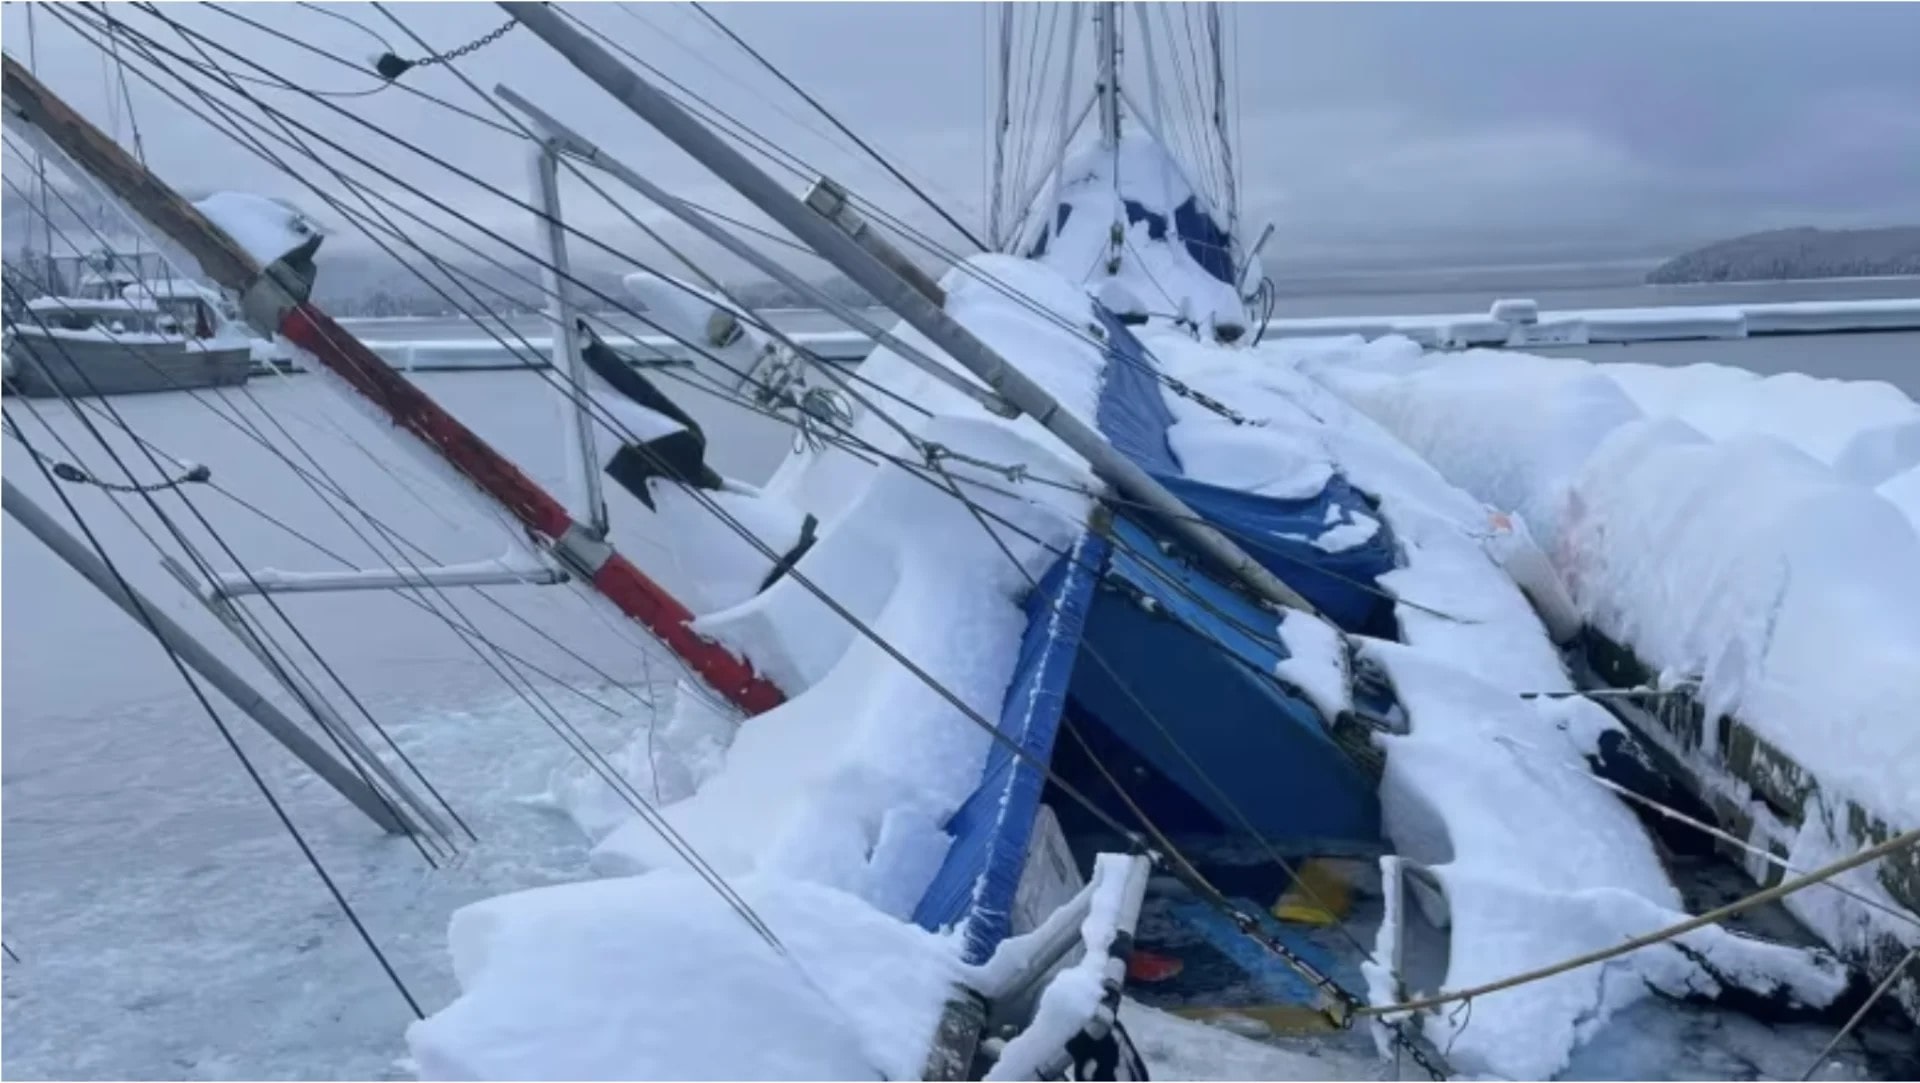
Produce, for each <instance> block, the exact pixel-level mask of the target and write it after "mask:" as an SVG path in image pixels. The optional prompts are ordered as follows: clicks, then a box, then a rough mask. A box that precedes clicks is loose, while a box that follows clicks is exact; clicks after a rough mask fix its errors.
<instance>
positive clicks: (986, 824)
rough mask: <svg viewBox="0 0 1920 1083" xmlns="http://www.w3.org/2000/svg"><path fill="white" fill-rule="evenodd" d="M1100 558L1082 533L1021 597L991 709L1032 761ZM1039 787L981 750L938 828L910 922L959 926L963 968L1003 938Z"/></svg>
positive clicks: (1052, 716) (1035, 775)
mask: <svg viewBox="0 0 1920 1083" xmlns="http://www.w3.org/2000/svg"><path fill="white" fill-rule="evenodd" d="M1106 560H1107V542H1106V541H1105V539H1103V538H1101V537H1100V536H1098V535H1096V534H1091V533H1088V534H1082V535H1081V536H1080V540H1079V541H1078V542H1076V543H1075V544H1074V546H1073V548H1072V549H1070V550H1068V552H1067V554H1066V555H1065V556H1063V557H1061V558H1060V559H1059V560H1057V561H1055V562H1054V565H1053V567H1052V569H1050V570H1049V571H1048V572H1047V574H1046V575H1045V576H1043V577H1042V578H1041V580H1040V585H1039V587H1038V588H1037V589H1036V590H1034V591H1033V592H1032V593H1031V594H1030V595H1029V596H1028V598H1027V603H1026V610H1027V630H1026V633H1025V634H1024V635H1023V636H1022V637H1021V640H1020V659H1019V662H1018V663H1017V664H1016V665H1015V667H1014V675H1013V684H1012V685H1011V686H1009V687H1008V689H1007V696H1006V699H1005V701H1004V702H1003V704H1002V707H1001V710H1000V718H999V730H1000V732H1001V733H1002V734H1005V735H1006V736H1007V737H1009V738H1011V739H1012V740H1013V741H1014V742H1016V743H1017V744H1018V745H1019V746H1020V748H1021V749H1022V750H1023V751H1025V752H1027V753H1029V754H1031V755H1032V756H1033V757H1034V759H1035V760H1037V761H1038V762H1040V763H1048V762H1050V761H1051V760H1052V758H1053V739H1054V736H1055V734H1056V733H1057V732H1058V731H1059V726H1060V712H1061V710H1062V708H1063V707H1064V706H1065V705H1066V698H1067V684H1068V681H1069V680H1070V679H1071V678H1072V676H1073V665H1074V659H1075V658H1076V657H1077V656H1078V654H1079V652H1080V639H1081V636H1082V634H1083V632H1084V630H1085V624H1086V619H1087V611H1088V607H1089V605H1090V603H1091V601H1092V596H1093V586H1094V583H1095V581H1096V580H1097V579H1098V578H1099V573H1100V569H1101V568H1102V567H1103V566H1104V565H1105V564H1106ZM1045 783H1046V779H1045V776H1044V775H1042V773H1041V772H1040V771H1039V770H1038V769H1036V768H1035V767H1034V766H1033V764H1032V763H1030V762H1026V761H1023V760H1022V759H1019V758H1016V757H1015V756H1014V754H1013V752H1012V751H1011V750H1010V749H1008V748H1007V747H1006V745H1005V744H1003V743H1001V742H999V741H996V742H994V745H993V748H992V750H991V751H989V752H988V753H987V764H986V768H985V769H984V770H983V771H982V773H981V777H980V786H979V788H978V789H976V790H974V792H973V795H972V796H971V797H969V798H968V799H967V801H966V803H965V804H963V805H961V806H960V810H959V811H958V812H956V813H954V814H953V818H952V819H951V820H949V821H947V831H948V833H949V834H951V835H952V836H953V846H952V848H950V849H949V850H948V851H947V857H946V860H945V862H943V863H942V864H941V866H940V871H939V872H938V873H937V874H936V875H935V876H934V879H933V883H932V884H930V885H928V887H927V890H926V893H925V894H924V895H922V896H921V899H920V905H919V906H918V908H916V909H915V910H914V914H913V920H914V921H915V922H916V923H918V924H919V925H920V926H921V927H923V928H927V929H936V930H937V929H946V928H949V927H953V926H955V925H956V924H958V925H960V928H961V934H962V935H963V936H964V937H965V938H966V950H965V955H964V957H965V959H966V961H967V962H969V963H979V962H984V961H985V960H986V959H987V957H988V956H990V955H992V954H993V949H994V948H995V947H996V946H997V945H998V944H999V943H1000V941H1001V940H1003V939H1005V937H1006V935H1007V922H1008V920H1009V915H1010V914H1011V913H1012V911H1013V893H1014V889H1015V888H1017V887H1018V886H1019V884H1020V871H1021V868H1022V867H1023V865H1024V863H1025V861H1026V857H1027V845H1028V843H1029V841H1030V840H1031V837H1032V834H1033V820H1034V816H1035V815H1036V814H1038V812H1039V808H1040V791H1041V789H1042V788H1043V787H1044V785H1045Z"/></svg>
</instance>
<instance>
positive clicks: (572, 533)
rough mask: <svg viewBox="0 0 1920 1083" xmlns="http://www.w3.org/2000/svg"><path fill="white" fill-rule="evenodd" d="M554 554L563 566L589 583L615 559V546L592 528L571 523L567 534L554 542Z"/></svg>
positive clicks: (568, 525)
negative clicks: (609, 543)
mask: <svg viewBox="0 0 1920 1083" xmlns="http://www.w3.org/2000/svg"><path fill="white" fill-rule="evenodd" d="M552 552H553V555H554V557H555V558H556V559H558V560H559V561H560V563H561V564H563V565H565V566H566V567H567V568H568V569H569V570H571V571H573V572H574V573H575V574H577V575H579V576H581V577H582V578H584V579H586V580H587V581H588V582H592V581H593V577H594V576H596V575H599V574H600V569H601V568H604V567H606V566H607V561H609V560H612V559H613V546H611V545H608V544H607V540H606V539H605V538H604V537H602V536H601V535H600V534H599V533H598V532H597V531H595V530H593V529H592V528H591V527H588V526H586V525H585V524H583V523H580V522H575V521H569V522H568V523H567V530H566V533H564V534H562V535H560V536H559V537H558V538H555V539H554V540H553V545H552Z"/></svg>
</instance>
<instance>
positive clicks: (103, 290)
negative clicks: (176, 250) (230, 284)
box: [5, 249, 254, 398]
mask: <svg viewBox="0 0 1920 1083" xmlns="http://www.w3.org/2000/svg"><path fill="white" fill-rule="evenodd" d="M68 259H70V260H72V261H73V262H74V264H75V266H74V267H73V269H72V270H70V271H68V272H67V273H65V274H63V273H61V269H60V267H59V264H61V263H62V262H65V261H63V260H61V259H59V258H54V259H49V260H46V261H45V262H46V263H47V264H49V265H50V266H52V267H53V271H52V273H51V274H50V275H49V282H50V284H52V285H54V286H56V287H58V285H59V284H61V283H63V282H65V281H66V280H67V279H68V278H69V277H71V278H72V280H73V282H74V287H73V291H72V293H71V294H59V293H55V294H49V295H46V296H40V297H35V298H33V299H32V300H29V301H27V302H26V303H25V304H23V305H19V306H18V307H17V308H16V309H15V311H13V312H11V313H10V314H9V316H10V318H9V320H8V324H7V329H6V346H5V349H6V381H7V390H9V391H11V392H14V393H17V394H21V395H27V396H30V397H33V398H65V397H85V396H92V395H127V394H138V393H143V392H157V391H187V390H195V389H199V388H207V387H231V386H235V385H238V384H243V383H245V382H246V381H247V377H248V376H249V375H250V374H251V373H252V371H253V368H254V345H253V343H252V341H251V340H250V339H249V337H248V336H246V335H244V334H240V333H236V332H237V328H238V324H237V321H236V320H235V317H234V314H233V312H232V309H231V306H230V305H229V304H227V302H226V299H225V298H224V296H223V295H222V294H221V293H220V292H219V291H218V290H214V289H211V288H209V287H207V286H204V285H201V284H200V283H198V282H194V281H193V280H191V279H185V278H178V277H173V276H171V275H169V274H167V273H166V272H167V268H166V267H165V266H164V264H163V263H161V261H160V260H158V258H157V257H154V256H152V254H151V253H145V254H135V255H132V256H128V255H124V254H121V253H117V252H112V251H108V250H104V249H103V250H102V251H100V252H96V253H90V254H88V255H85V256H78V257H68ZM148 264H156V265H158V268H159V273H160V275H161V276H160V277H151V278H150V277H142V273H141V272H145V273H148V274H151V273H154V268H152V267H149V266H148Z"/></svg>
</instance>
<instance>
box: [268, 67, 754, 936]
mask: <svg viewBox="0 0 1920 1083" xmlns="http://www.w3.org/2000/svg"><path fill="white" fill-rule="evenodd" d="M237 89H238V88H236V90H237ZM239 92H240V93H242V94H243V95H244V94H245V92H244V91H239ZM256 104H257V103H256ZM316 161H318V159H316ZM323 164H324V163H323ZM343 180H344V178H343ZM322 194H323V196H324V193H322ZM339 209H342V210H343V211H344V208H339ZM430 587H431V588H432V589H434V590H435V592H436V593H437V594H438V593H440V592H439V588H438V587H437V586H433V585H431V584H430ZM442 597H443V599H444V595H442ZM447 604H448V605H449V607H450V608H452V609H453V610H454V612H455V613H456V614H457V615H459V616H460V617H461V619H462V620H464V621H466V622H467V623H469V624H471V623H472V622H471V620H470V618H467V617H466V616H465V614H464V613H462V612H461V611H460V609H459V607H458V606H457V605H456V604H454V603H452V602H451V601H450V600H449V601H448V602H447ZM450 623H451V622H450ZM470 645H472V644H470ZM475 649H476V650H477V649H478V648H477V647H476V648H475ZM482 661H483V662H486V663H487V664H488V665H489V666H491V667H492V668H494V669H495V672H496V674H497V675H499V676H500V677H501V679H502V680H503V681H504V682H505V683H506V684H507V686H508V688H509V689H511V690H512V691H513V692H514V693H515V694H516V695H517V696H518V697H519V698H520V699H521V700H522V701H523V702H524V703H525V705H526V706H527V707H528V709H529V710H531V711H532V712H533V713H534V714H535V716H536V717H538V718H540V719H541V720H542V722H543V723H545V724H546V725H547V726H548V727H549V728H550V729H552V730H553V731H554V732H555V734H556V735H557V736H559V737H560V738H561V741H562V743H563V744H565V745H566V746H567V747H568V749H569V750H570V751H572V752H574V754H575V755H576V756H577V757H579V758H581V759H582V760H583V761H585V762H587V763H588V765H589V767H590V768H591V769H593V770H594V771H595V772H596V773H597V774H599V775H600V776H601V777H602V779H603V780H605V781H606V782H607V783H608V785H609V786H610V787H612V788H613V789H614V790H615V792H616V794H617V795H619V796H621V797H622V798H623V799H624V800H626V801H627V803H628V804H630V805H632V804H633V803H634V801H635V800H636V799H637V798H638V793H637V791H634V790H632V787H631V784H628V783H626V782H625V780H624V778H621V777H620V776H619V774H618V772H617V771H615V770H614V769H613V768H612V767H611V765H610V764H608V763H606V761H605V757H604V756H603V755H602V754H601V753H600V752H599V751H598V750H597V749H595V748H594V747H593V746H592V744H591V743H590V742H588V741H587V740H586V739H585V738H584V737H583V736H581V735H580V734H579V733H578V731H577V730H576V729H574V727H573V726H572V725H571V723H568V722H566V721H565V718H564V716H563V715H562V714H561V713H560V712H559V711H558V710H557V708H554V707H553V705H552V703H551V701H550V700H548V699H547V698H546V696H545V695H544V694H543V693H541V692H540V691H539V689H538V688H537V687H536V686H534V685H533V684H532V683H531V682H530V681H527V679H526V677H525V675H524V674H520V673H518V671H517V668H516V667H515V666H514V665H513V664H512V662H511V661H508V662H507V668H509V669H515V676H516V677H517V678H518V681H516V680H515V679H513V678H510V677H508V676H507V674H506V673H505V672H503V671H502V670H501V669H500V668H499V667H498V666H496V665H494V663H493V662H492V661H491V660H489V659H487V658H486V657H485V656H484V654H483V655H482ZM522 685H524V686H525V687H524V688H523V687H522ZM623 786H625V791H623V790H622V787H623ZM629 792H630V793H631V796H629ZM634 811H635V812H636V814H639V815H641V816H642V817H643V818H646V817H647V816H648V815H649V810H645V809H642V808H640V807H635V809H634ZM669 841H670V843H672V842H673V840H671V839H670V840H669ZM675 848H676V849H679V848H680V846H679V845H678V844H675ZM682 856H683V857H685V858H686V859H687V861H688V863H689V865H691V866H694V867H696V868H699V867H701V866H702V865H704V862H703V860H701V859H700V858H699V857H698V855H697V854H692V853H686V854H683V855H682ZM730 893H731V892H730V889H728V891H723V892H722V894H723V896H725V895H728V894H730ZM733 901H737V902H738V903H739V904H742V905H743V904H744V900H739V899H738V896H737V895H736V896H734V900H733ZM743 916H745V915H743ZM753 920H757V919H753ZM750 923H751V920H750Z"/></svg>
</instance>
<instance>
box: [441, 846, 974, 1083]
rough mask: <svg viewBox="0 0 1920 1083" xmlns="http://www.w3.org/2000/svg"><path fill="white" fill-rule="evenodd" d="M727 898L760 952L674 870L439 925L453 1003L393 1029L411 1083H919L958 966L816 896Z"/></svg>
mask: <svg viewBox="0 0 1920 1083" xmlns="http://www.w3.org/2000/svg"><path fill="white" fill-rule="evenodd" d="M733 886H734V887H735V889H736V890H737V891H738V892H739V893H740V895H741V896H742V897H743V898H744V899H745V901H746V903H747V905H748V906H750V907H751V908H752V910H753V912H754V913H756V914H758V915H759V916H760V917H761V918H762V919H763V920H764V921H765V922H766V923H767V924H768V925H770V926H771V927H772V928H773V929H774V930H775V931H776V935H777V937H778V939H779V942H780V944H781V945H782V947H783V948H784V949H785V954H784V956H783V955H782V954H781V953H780V952H776V951H775V950H774V948H773V947H772V946H770V945H769V944H768V943H767V942H766V941H765V940H763V939H761V938H760V937H759V936H758V935H757V934H756V933H755V932H754V931H753V930H752V928H750V927H749V925H748V924H747V922H746V921H745V920H744V919H743V917H742V916H741V915H740V914H738V913H736V912H734V911H733V910H732V909H731V908H729V907H728V905H727V904H726V902H724V901H723V900H722V899H721V898H720V897H719V895H717V894H716V893H715V892H714V890H713V889H712V888H711V887H709V886H708V885H707V884H705V883H703V882H701V881H700V880H699V879H698V878H696V877H694V876H692V875H690V874H685V873H681V872H661V873H655V874H652V875H648V876H641V877H628V878H621V879H612V880H598V881H589V882H586V883H577V884H564V885H560V886H556V887H547V888H538V889H535V890H532V891H523V892H519V893H517V894H513V895H503V896H500V897H498V898H493V899H488V900H485V901H483V902H479V903H475V904H473V905H470V906H467V907H464V908H462V909H461V910H459V911H457V912H456V913H455V914H454V917H453V922H452V926H451V930H450V933H449V940H450V943H451V946H452V951H453V960H454V973H455V977H456V978H457V980H458V981H459V983H460V987H461V996H460V998H459V999H458V1000H456V1001H454V1002H453V1003H452V1004H451V1005H449V1006H447V1007H446V1008H443V1009H441V1010H440V1011H438V1012H436V1013H434V1014H433V1015H432V1016H430V1017H428V1018H427V1019H425V1020H423V1021H421V1022H418V1023H415V1024H413V1025H412V1026H411V1027H410V1028H409V1029H408V1031H407V1043H408V1046H409V1048H410V1050H411V1052H412V1055H413V1058H414V1060H415V1061H416V1062H417V1065H418V1070H419V1073H420V1076H421V1077H422V1078H425V1079H910V1078H912V1079H917V1078H919V1076H920V1073H921V1071H922V1069H923V1067H924V1061H925V1051H926V1044H927V1035H929V1034H931V1033H932V1032H933V1030H934V1027H935V1025H936V1023H937V1022H938V1019H939V1016H940V1013H941V1010H942V1008H943V1006H944V1004H945V1002H946V999H947V998H948V996H949V995H951V992H952V989H953V981H954V980H955V976H956V975H957V974H958V963H957V961H956V960H954V958H953V957H952V955H951V951H950V949H949V947H948V946H947V945H946V944H945V942H943V941H942V940H941V939H940V938H938V937H935V936H933V935H932V934H930V933H927V932H925V931H923V930H920V929H917V928H915V927H913V926H911V925H907V924H904V923H902V922H897V921H893V920H891V919H889V918H886V917H884V916H881V915H879V914H877V913H875V912H874V911H873V910H872V909H871V908H869V907H867V906H866V905H865V904H863V903H861V902H860V901H859V900H858V899H855V898H852V897H850V896H848V895H845V894H843V893H841V892H837V891H834V890H832V889H831V888H824V887H819V886H817V885H813V884H808V883H805V882H802V881H792V880H782V879H778V878H763V877H746V878H742V879H740V880H738V881H735V882H734V885H733Z"/></svg>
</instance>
